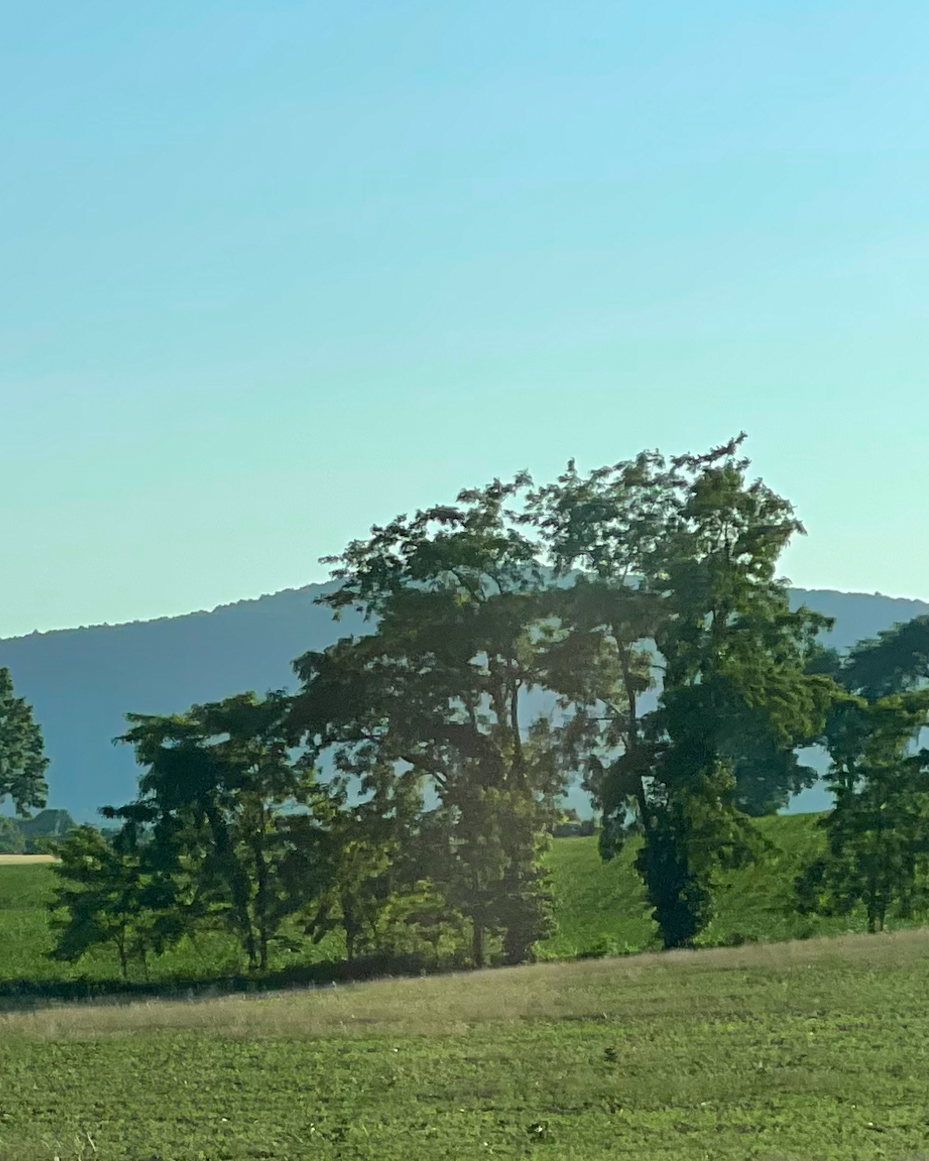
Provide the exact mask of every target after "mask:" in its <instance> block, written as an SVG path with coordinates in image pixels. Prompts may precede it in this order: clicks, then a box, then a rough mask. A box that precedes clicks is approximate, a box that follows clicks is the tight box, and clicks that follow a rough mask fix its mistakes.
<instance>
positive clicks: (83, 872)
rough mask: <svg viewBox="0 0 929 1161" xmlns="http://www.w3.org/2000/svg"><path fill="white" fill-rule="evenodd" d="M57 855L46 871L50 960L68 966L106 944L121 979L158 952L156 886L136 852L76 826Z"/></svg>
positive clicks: (92, 831)
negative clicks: (50, 880)
mask: <svg viewBox="0 0 929 1161" xmlns="http://www.w3.org/2000/svg"><path fill="white" fill-rule="evenodd" d="M57 853H58V856H59V860H60V861H59V862H58V863H57V864H56V865H55V866H54V867H53V868H52V872H53V874H54V875H55V877H56V879H57V880H58V887H57V889H56V891H55V893H54V895H53V897H52V899H51V901H50V903H49V910H50V911H51V912H52V914H53V919H52V929H53V931H54V933H55V935H56V944H55V948H54V950H53V951H52V952H51V953H50V955H51V956H52V958H54V959H59V960H64V961H66V962H69V963H73V962H74V961H76V960H78V959H80V958H81V957H82V956H83V955H85V954H86V953H87V952H88V951H90V950H91V949H93V948H95V947H98V946H100V945H105V944H110V943H112V944H113V945H114V946H115V947H116V950H117V954H118V955H119V964H120V969H121V971H122V974H123V978H124V979H127V978H128V976H129V966H130V963H131V962H133V961H138V962H139V963H140V964H141V965H142V967H143V969H144V968H145V967H146V965H147V962H148V955H149V953H150V952H151V951H154V950H158V949H159V934H158V927H157V922H153V918H152V911H151V908H152V904H153V903H157V902H158V899H157V885H155V884H153V882H152V881H151V877H150V876H146V874H145V867H144V858H143V854H142V852H140V851H139V850H138V849H132V848H130V847H129V846H128V844H125V843H122V844H118V845H114V844H110V843H108V842H107V841H106V840H105V839H104V838H103V836H102V835H101V834H100V832H99V831H98V830H96V829H95V828H94V827H92V826H79V827H75V828H74V829H73V830H72V831H71V832H70V833H69V835H68V836H67V838H66V839H65V840H64V842H62V843H61V844H60V845H59V846H58V851H57ZM153 893H154V895H155V898H153V897H152V896H153ZM62 912H63V913H64V914H63V915H62V914H61V913H62Z"/></svg>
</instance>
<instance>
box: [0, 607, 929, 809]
mask: <svg viewBox="0 0 929 1161" xmlns="http://www.w3.org/2000/svg"><path fill="white" fill-rule="evenodd" d="M331 587H332V586H331V585H307V586H306V587H304V588H299V589H287V590H284V591H283V592H279V593H274V594H273V595H269V596H262V597H258V598H256V599H254V600H243V601H237V602H236V603H234V604H230V605H220V606H219V607H218V608H216V609H213V610H212V611H210V612H205V611H204V612H195V613H187V614H184V615H183V616H179V617H161V618H159V619H157V620H153V621H133V622H130V623H127V624H123V625H93V626H88V627H84V628H77V629H55V630H51V631H49V632H44V633H38V632H37V633H31V634H29V635H28V636H25V637H12V638H7V639H4V640H0V666H4V665H5V666H9V668H10V669H11V671H12V673H13V680H14V682H15V684H16V689H17V692H18V693H19V694H20V695H21V696H23V697H25V698H27V700H28V701H30V702H31V703H32V704H33V706H34V707H35V712H36V716H37V718H38V720H39V721H40V722H41V724H42V729H43V731H44V734H45V740H46V749H47V752H48V755H49V757H50V758H51V763H52V764H51V767H50V769H49V784H50V787H51V794H50V798H49V806H51V807H55V808H59V809H65V810H70V811H71V813H72V814H73V815H74V816H75V817H76V818H79V819H92V818H93V817H94V816H95V812H96V809H97V807H99V806H100V805H102V804H104V803H119V802H124V801H126V800H127V799H128V798H130V797H132V795H133V793H134V790H135V785H136V775H137V769H136V766H135V764H134V761H133V757H132V753H131V751H130V750H129V749H128V748H127V747H124V746H115V747H114V746H113V745H112V744H111V739H112V738H114V737H115V736H116V735H117V734H119V733H121V732H122V730H123V728H124V718H123V715H124V714H125V713H126V712H129V711H133V712H139V713H170V712H175V711H180V710H183V709H186V707H187V706H189V705H191V704H193V703H194V702H203V701H212V700H215V699H218V698H221V697H225V696H226V695H228V694H232V693H237V692H239V691H241V690H244V689H254V690H258V691H259V692H264V691H265V690H268V689H282V688H292V687H293V684H294V675H293V671H292V670H291V661H292V660H293V659H294V658H295V657H297V656H299V655H300V654H301V653H304V652H306V651H307V650H308V649H324V648H325V647H326V646H327V645H329V644H331V643H332V642H333V641H335V640H336V639H337V638H338V637H341V636H346V635H347V634H350V633H353V632H359V631H360V630H361V628H362V622H361V619H360V618H359V617H358V616H357V615H356V614H353V613H347V614H346V615H345V616H344V617H343V619H342V621H341V622H333V620H332V618H331V614H330V612H329V610H328V609H326V608H323V607H320V606H319V605H316V604H314V601H315V599H316V597H318V596H319V595H320V594H321V593H322V592H324V591H326V590H327V589H329V588H331ZM791 597H792V601H793V603H794V604H795V605H799V604H803V603H805V604H807V605H809V606H810V608H813V609H816V610H817V611H819V612H822V613H825V614H826V615H828V616H831V617H835V618H836V627H835V630H834V632H833V634H832V638H831V640H832V643H833V644H835V645H836V647H837V648H839V649H846V648H848V646H850V645H852V644H854V642H855V641H858V640H860V639H861V638H862V637H873V636H874V635H875V634H877V633H878V632H879V631H880V630H881V629H886V628H888V627H889V626H890V625H892V624H894V623H895V622H897V621H907V620H910V619H911V618H912V617H915V616H919V615H921V614H925V613H929V603H927V602H925V601H918V600H910V599H906V598H899V597H886V596H882V595H881V594H872V595H868V594H864V593H841V592H835V591H831V590H811V589H792V590H791ZM572 801H573V799H572ZM574 804H575V805H578V806H583V797H581V798H580V799H578V800H577V802H575V803H574ZM816 805H817V804H816V803H815V802H813V801H812V800H810V801H809V803H808V805H807V808H808V809H813V808H815V806H816Z"/></svg>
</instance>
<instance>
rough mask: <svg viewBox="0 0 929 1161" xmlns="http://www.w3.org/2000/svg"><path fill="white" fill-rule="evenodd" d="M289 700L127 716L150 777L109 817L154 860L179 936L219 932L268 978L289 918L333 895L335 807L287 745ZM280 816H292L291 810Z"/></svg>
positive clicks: (247, 699) (232, 701)
mask: <svg viewBox="0 0 929 1161" xmlns="http://www.w3.org/2000/svg"><path fill="white" fill-rule="evenodd" d="M288 715H289V701H288V699H287V698H286V697H285V696H284V695H283V694H279V693H272V694H269V695H268V696H267V697H266V698H264V699H259V698H256V697H255V695H254V694H252V693H246V694H240V695H237V696H235V697H231V698H227V699H225V700H224V701H221V702H214V703H210V704H207V705H199V706H193V707H192V708H191V709H190V710H189V711H188V712H187V713H186V714H184V715H176V716H172V717H154V716H146V715H140V714H131V715H129V721H130V724H131V729H130V730H129V731H128V732H127V733H126V734H125V735H124V736H123V738H122V741H125V742H128V743H130V744H131V745H133V746H134V747H135V751H136V757H137V760H138V761H139V763H140V764H141V765H143V766H144V767H146V770H145V773H144V774H143V775H142V777H141V778H140V781H139V788H140V796H139V798H138V800H137V801H135V802H134V803H131V804H130V805H128V806H125V807H121V808H119V809H118V810H112V809H110V810H107V811H104V813H105V814H106V815H107V816H109V817H113V818H119V819H122V820H123V821H124V824H125V825H124V830H125V831H126V833H127V835H130V836H135V838H136V840H137V841H141V840H142V838H143V836H145V835H146V832H148V835H147V845H148V846H150V847H151V849H152V851H153V852H156V853H157V857H158V858H159V860H160V870H161V873H162V875H163V877H164V879H165V880H166V881H170V883H171V885H172V890H171V895H170V904H169V906H170V907H171V908H172V910H173V911H174V912H175V913H176V914H177V915H178V930H179V931H180V930H184V929H187V928H189V926H190V925H191V924H193V923H197V922H203V921H204V920H206V921H210V920H213V921H215V922H219V923H221V924H222V925H224V926H225V927H226V928H227V929H228V930H229V931H230V932H232V933H233V934H234V935H235V936H236V938H237V939H238V940H239V941H240V944H241V946H242V948H243V950H244V952H245V954H246V956H247V959H248V965H249V968H250V969H252V970H265V969H267V967H268V950H269V946H270V943H271V941H272V939H274V938H275V937H276V936H277V935H278V933H279V932H280V929H281V926H282V924H283V923H284V921H285V919H286V918H287V917H288V916H290V915H292V914H294V913H295V912H297V911H299V910H301V909H303V908H305V907H307V906H308V905H309V904H310V902H311V901H312V900H313V899H314V897H318V896H319V895H320V893H321V892H322V891H323V890H324V889H325V888H326V887H327V886H328V885H329V882H330V879H331V873H332V871H331V867H332V853H331V843H330V841H329V836H328V834H327V829H326V828H327V824H328V823H329V822H330V820H331V819H332V817H333V814H334V812H335V811H336V809H337V803H336V801H335V799H334V795H333V793H332V792H330V791H329V790H327V789H326V788H324V787H321V786H320V785H319V784H318V782H317V780H316V778H315V774H314V771H313V769H312V767H311V766H307V765H305V764H302V763H300V762H298V761H295V760H294V759H293V757H292V755H291V753H290V747H289V724H288ZM285 807H289V808H290V809H288V810H285V809H284V808H285Z"/></svg>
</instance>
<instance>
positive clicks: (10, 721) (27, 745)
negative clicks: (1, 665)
mask: <svg viewBox="0 0 929 1161" xmlns="http://www.w3.org/2000/svg"><path fill="white" fill-rule="evenodd" d="M47 769H48V759H47V758H46V757H45V748H44V743H43V741H42V731H41V729H40V728H39V726H38V724H37V723H36V722H35V721H34V719H33V716H32V707H31V706H29V705H28V704H27V702H26V700H25V699H24V698H21V697H17V696H16V694H15V692H14V690H13V678H12V677H11V676H10V671H9V669H0V804H2V803H3V802H4V801H5V800H6V799H7V798H11V799H12V800H13V805H14V807H15V808H16V810H17V812H18V813H19V814H26V813H27V812H28V811H29V810H30V809H33V808H35V809H40V808H41V807H43V806H44V805H45V802H46V799H47V797H48V785H47V784H46V781H45V771H46V770H47Z"/></svg>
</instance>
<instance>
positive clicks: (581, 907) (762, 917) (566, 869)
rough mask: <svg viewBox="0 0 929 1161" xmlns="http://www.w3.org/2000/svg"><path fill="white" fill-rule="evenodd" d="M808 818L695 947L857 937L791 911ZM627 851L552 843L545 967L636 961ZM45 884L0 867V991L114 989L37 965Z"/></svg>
mask: <svg viewBox="0 0 929 1161" xmlns="http://www.w3.org/2000/svg"><path fill="white" fill-rule="evenodd" d="M816 819H817V816H815V815H794V816H788V817H781V818H771V819H765V820H762V822H761V824H760V825H761V829H762V831H763V833H764V835H765V837H766V838H767V840H768V842H769V843H770V848H771V849H770V851H769V853H768V855H767V857H766V858H765V859H764V860H763V861H762V862H760V863H758V864H755V865H753V866H751V867H748V868H745V869H743V870H740V871H738V872H736V873H734V874H733V875H732V876H731V877H730V878H729V879H728V880H727V882H726V883H725V885H724V886H723V889H722V890H721V892H720V896H719V913H718V916H717V918H716V919H715V920H714V922H713V923H712V925H711V926H710V928H709V929H708V931H707V932H706V933H705V935H704V939H703V942H704V943H706V944H708V945H715V944H727V943H733V942H740V941H742V940H758V939H791V938H798V937H803V938H806V937H809V936H810V935H816V934H832V933H840V932H844V931H861V930H863V926H864V924H863V918H862V917H861V916H851V917H849V918H844V919H835V920H822V919H815V918H814V919H807V918H803V917H801V916H798V915H797V914H796V913H795V912H794V910H793V903H792V883H793V878H794V876H795V874H796V873H797V870H798V869H799V867H800V866H801V865H802V863H803V861H804V860H805V859H807V858H808V857H809V856H810V855H811V853H812V852H813V851H814V850H816V849H818V847H819V845H820V844H821V843H822V834H821V833H819V832H817V830H816ZM634 855H635V847H634V844H630V846H629V848H628V849H627V850H626V851H624V852H623V854H622V855H621V856H620V857H619V858H617V859H616V860H614V861H613V862H611V863H603V862H602V861H601V860H600V857H599V855H598V853H597V842H596V839H593V838H591V839H559V840H556V842H555V843H554V846H553V849H552V852H551V856H550V858H551V866H552V878H553V889H554V895H555V905H556V914H557V919H558V932H557V934H556V935H555V936H554V937H553V938H552V939H550V940H549V941H548V942H547V943H546V944H544V945H543V946H542V947H541V948H540V956H541V958H545V959H565V958H574V957H575V956H577V955H583V954H590V953H593V952H596V951H601V952H604V951H606V952H620V953H621V952H626V951H638V950H641V949H642V948H645V947H648V946H649V944H650V942H651V940H652V938H653V925H652V922H651V920H650V919H649V918H648V908H647V906H646V904H645V902H644V898H643V895H642V889H641V885H640V883H639V880H638V878H637V877H636V875H635V872H634V870H633V868H632V865H631V864H632V859H633V858H634ZM53 882H54V876H53V874H52V872H51V871H50V869H49V868H47V867H24V866H5V867H0V987H2V986H3V984H4V983H5V982H7V983H8V982H9V981H13V980H18V979H32V980H37V981H53V980H68V979H76V978H79V977H86V978H88V979H93V980H101V981H102V980H107V979H114V978H116V976H117V975H118V967H117V963H116V959H115V956H114V955H113V954H112V953H111V952H108V951H105V952H100V953H98V954H95V955H93V956H89V957H87V958H86V959H85V960H84V961H82V962H81V963H80V964H78V965H76V966H71V965H67V964H59V963H54V962H52V961H49V960H48V959H46V958H45V952H46V951H47V950H48V949H49V948H50V947H51V945H52V938H51V934H50V932H49V928H48V922H47V917H46V913H45V909H44V904H45V901H46V900H47V898H48V896H49V892H50V890H51V887H52V885H53ZM312 954H313V955H314V957H315V958H317V959H323V958H327V957H335V958H337V957H338V955H339V944H338V940H337V939H334V938H330V939H329V941H328V942H326V943H324V944H322V945H320V947H318V948H314V949H312ZM300 958H301V957H299V956H296V957H295V956H293V955H290V954H288V953H284V952H281V953H278V955H277V957H276V960H275V962H274V966H275V967H278V968H286V967H287V966H288V965H291V964H294V963H296V962H299V959H300ZM239 966H240V963H239V959H238V952H237V949H236V946H235V944H234V943H233V941H232V940H230V939H227V938H224V937H222V936H219V935H216V936H212V937H210V938H208V939H205V940H204V942H203V944H202V946H201V947H200V948H199V949H197V948H192V947H189V946H188V947H184V948H182V949H179V950H177V951H175V952H172V953H170V954H169V955H167V956H165V957H164V958H163V959H161V960H158V961H154V963H153V966H152V978H153V979H154V980H156V981H157V980H164V981H169V980H171V979H172V978H176V977H185V978H190V977H197V978H209V977H211V976H217V975H228V974H232V973H234V972H235V971H236V970H237V969H238V968H239Z"/></svg>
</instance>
